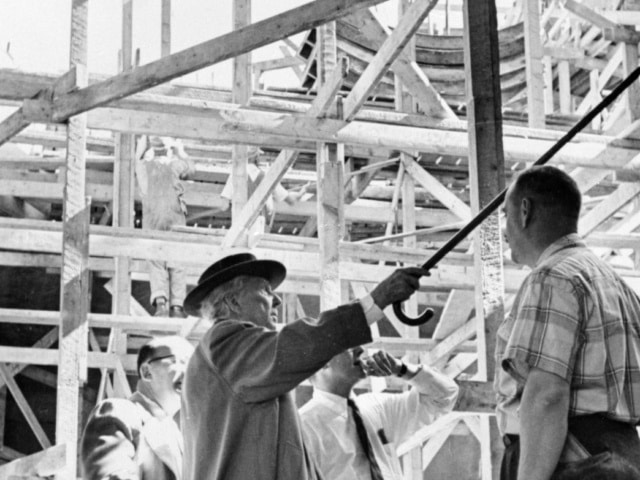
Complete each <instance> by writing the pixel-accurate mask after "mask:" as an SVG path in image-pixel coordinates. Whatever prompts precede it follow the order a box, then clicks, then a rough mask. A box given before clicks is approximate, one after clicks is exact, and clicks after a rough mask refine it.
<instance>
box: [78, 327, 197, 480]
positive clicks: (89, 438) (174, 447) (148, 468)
mask: <svg viewBox="0 0 640 480" xmlns="http://www.w3.org/2000/svg"><path fill="white" fill-rule="evenodd" d="M192 353H193V347H192V346H191V344H190V343H189V342H187V341H186V340H185V339H184V338H182V337H175V336H169V337H163V338H155V339H153V340H151V341H150V342H149V343H147V344H146V345H144V346H143V347H142V348H141V349H140V352H139V353H138V375H139V376H140V379H139V380H138V385H137V388H136V392H135V393H134V394H133V395H132V396H131V397H130V398H129V399H128V400H127V399H124V398H110V399H107V400H104V401H102V402H100V403H99V404H98V405H97V406H96V407H95V408H94V409H93V411H92V412H91V414H90V416H89V421H88V422H87V426H86V427H85V430H84V434H83V436H82V440H81V444H80V447H81V451H80V457H81V461H82V478H84V479H85V480H103V479H107V478H108V479H110V480H145V479H153V480H180V479H181V478H182V434H181V433H180V428H179V422H178V412H179V409H180V391H181V390H182V380H183V377H184V371H185V368H186V365H187V361H188V360H189V357H190V356H191V354H192Z"/></svg>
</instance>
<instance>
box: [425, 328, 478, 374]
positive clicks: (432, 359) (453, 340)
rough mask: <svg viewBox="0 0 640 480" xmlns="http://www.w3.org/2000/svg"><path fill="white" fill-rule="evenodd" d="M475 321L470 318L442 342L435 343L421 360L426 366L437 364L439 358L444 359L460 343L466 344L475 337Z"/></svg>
mask: <svg viewBox="0 0 640 480" xmlns="http://www.w3.org/2000/svg"><path fill="white" fill-rule="evenodd" d="M477 324H478V322H477V320H476V319H475V318H472V319H471V320H469V321H468V322H466V323H465V324H464V325H463V326H461V327H460V328H458V329H456V330H455V331H454V332H453V333H451V334H450V335H449V336H447V337H446V338H445V339H444V340H442V341H441V342H439V343H437V344H436V346H435V347H434V348H433V349H431V350H430V351H429V353H428V354H427V355H426V356H425V357H424V358H423V361H424V362H425V363H426V364H427V365H432V364H434V363H436V362H438V361H439V360H440V359H441V358H444V357H446V356H447V355H449V354H450V353H451V352H452V351H454V350H455V349H456V348H458V347H459V346H460V345H461V344H462V343H464V342H466V341H467V340H469V339H470V338H472V337H473V336H474V335H476V329H477Z"/></svg>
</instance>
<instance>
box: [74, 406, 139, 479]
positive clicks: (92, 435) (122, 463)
mask: <svg viewBox="0 0 640 480" xmlns="http://www.w3.org/2000/svg"><path fill="white" fill-rule="evenodd" d="M144 413H145V412H143V411H142V409H141V408H140V407H138V406H137V405H135V404H134V403H132V402H130V401H128V400H124V399H109V400H105V401H103V402H101V403H99V404H98V405H97V406H96V407H95V408H94V409H93V411H92V412H91V414H90V416H89V421H88V422H87V425H86V427H85V430H84V433H83V435H82V440H81V444H80V459H81V462H82V478H83V479H84V480H107V479H108V480H139V479H140V476H139V470H138V465H137V463H136V461H135V455H136V450H137V447H138V442H139V438H140V431H141V429H142V425H143V415H144Z"/></svg>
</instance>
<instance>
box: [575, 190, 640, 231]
mask: <svg viewBox="0 0 640 480" xmlns="http://www.w3.org/2000/svg"><path fill="white" fill-rule="evenodd" d="M638 195H640V185H636V184H633V183H625V184H623V185H620V186H618V188H617V189H616V191H615V192H613V193H612V194H610V195H608V196H607V198H606V199H605V200H603V201H602V202H600V203H599V204H598V205H597V206H596V207H595V208H593V209H592V210H591V211H590V212H589V213H587V214H586V215H583V216H582V218H580V222H579V224H578V231H579V232H580V235H582V236H583V237H584V236H588V235H589V234H590V233H591V232H593V231H594V230H595V229H596V228H598V227H599V226H600V225H601V224H602V223H604V222H606V221H607V220H608V219H609V218H611V216H612V215H613V214H614V213H616V212H617V211H618V210H620V209H621V208H622V207H624V206H626V205H628V204H629V202H631V201H632V200H634V199H635V198H636V197H637V196H638Z"/></svg>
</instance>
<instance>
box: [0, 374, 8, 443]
mask: <svg viewBox="0 0 640 480" xmlns="http://www.w3.org/2000/svg"><path fill="white" fill-rule="evenodd" d="M6 410H7V387H6V385H5V386H2V387H0V449H2V446H3V445H4V426H5V418H6V413H5V412H6Z"/></svg>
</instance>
